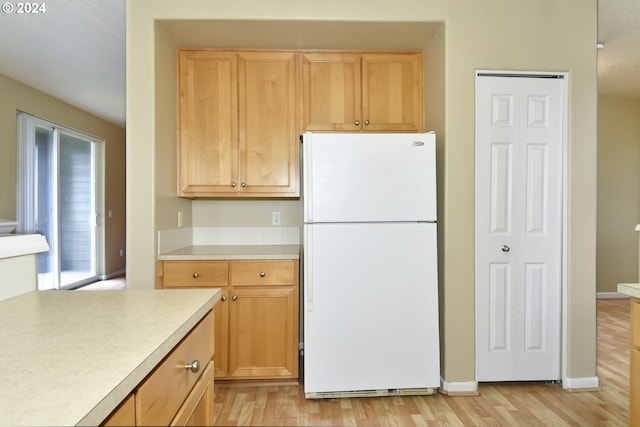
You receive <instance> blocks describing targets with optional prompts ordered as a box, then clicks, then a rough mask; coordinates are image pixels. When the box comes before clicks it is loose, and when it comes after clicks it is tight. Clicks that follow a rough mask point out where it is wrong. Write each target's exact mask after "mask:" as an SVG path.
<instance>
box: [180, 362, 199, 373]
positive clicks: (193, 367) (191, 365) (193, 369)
mask: <svg viewBox="0 0 640 427" xmlns="http://www.w3.org/2000/svg"><path fill="white" fill-rule="evenodd" d="M184 367H185V369H188V370H190V371H191V372H193V373H194V374H195V373H196V372H198V371H199V370H200V361H199V360H194V361H193V362H191V363H188V364H186V365H184Z"/></svg>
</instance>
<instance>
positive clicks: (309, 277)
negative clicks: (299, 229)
mask: <svg viewBox="0 0 640 427" xmlns="http://www.w3.org/2000/svg"><path fill="white" fill-rule="evenodd" d="M304 238H305V241H304V247H305V254H304V256H305V257H307V262H305V263H304V283H305V284H306V287H307V289H306V293H307V296H306V303H307V311H313V231H312V228H311V227H307V228H306V230H305V236H304Z"/></svg>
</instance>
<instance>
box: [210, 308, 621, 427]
mask: <svg viewBox="0 0 640 427" xmlns="http://www.w3.org/2000/svg"><path fill="white" fill-rule="evenodd" d="M597 310H598V313H597V340H598V341H597V342H598V344H597V358H598V362H597V365H598V367H597V371H598V372H597V374H598V377H599V379H600V388H601V390H600V391H590V392H574V393H572V392H569V391H567V390H564V389H562V388H561V387H560V386H557V385H553V384H542V383H520V384H512V383H496V384H481V385H480V387H479V390H480V395H479V396H472V397H448V396H443V395H440V394H436V395H434V396H418V397H379V398H352V399H328V400H306V399H305V398H304V390H303V387H302V386H263V387H242V386H230V385H226V384H216V386H215V387H216V388H215V403H214V411H215V415H216V425H260V426H270V425H301V426H302V425H311V426H322V425H325V426H326V425H330V426H553V427H555V426H580V427H586V426H626V425H628V421H627V420H628V416H629V409H628V408H629V405H628V396H629V394H628V392H629V339H630V335H629V300H628V299H602V300H598V302H597Z"/></svg>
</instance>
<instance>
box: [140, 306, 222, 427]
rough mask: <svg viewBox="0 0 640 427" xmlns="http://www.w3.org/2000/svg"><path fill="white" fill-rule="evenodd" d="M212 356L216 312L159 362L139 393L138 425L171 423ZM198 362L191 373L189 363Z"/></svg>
mask: <svg viewBox="0 0 640 427" xmlns="http://www.w3.org/2000/svg"><path fill="white" fill-rule="evenodd" d="M212 356H213V311H210V312H209V313H208V314H207V315H206V316H205V317H204V318H203V319H202V320H201V321H200V323H198V325H197V326H196V327H195V328H193V329H192V330H191V332H189V334H188V335H187V336H186V337H185V338H184V339H183V340H182V341H181V342H180V343H179V344H178V345H177V346H176V347H175V348H174V349H173V350H172V351H171V353H169V354H168V355H167V357H165V359H164V360H163V361H162V362H160V364H159V365H158V366H157V367H156V369H155V370H154V371H153V372H152V373H151V374H149V376H148V377H147V378H146V379H145V380H144V381H143V382H142V384H141V385H140V387H139V388H138V391H137V393H136V418H137V421H138V422H137V424H138V425H169V423H170V422H171V420H172V419H173V418H174V416H175V415H176V413H177V412H178V409H180V407H181V406H182V403H183V402H184V401H185V399H186V398H187V395H188V394H189V392H190V391H191V389H192V388H193V386H194V384H195V383H196V381H197V380H198V378H199V377H200V376H201V375H202V372H203V370H204V369H205V368H206V367H207V366H208V364H209V361H210V360H211V358H212ZM196 360H197V361H199V364H200V369H199V370H198V372H192V371H191V370H190V369H186V367H185V366H186V365H187V364H190V363H192V362H194V361H196Z"/></svg>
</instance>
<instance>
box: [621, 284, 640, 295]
mask: <svg viewBox="0 0 640 427" xmlns="http://www.w3.org/2000/svg"><path fill="white" fill-rule="evenodd" d="M618 292H620V293H621V294H625V295H629V296H630V297H634V298H640V283H618Z"/></svg>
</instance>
